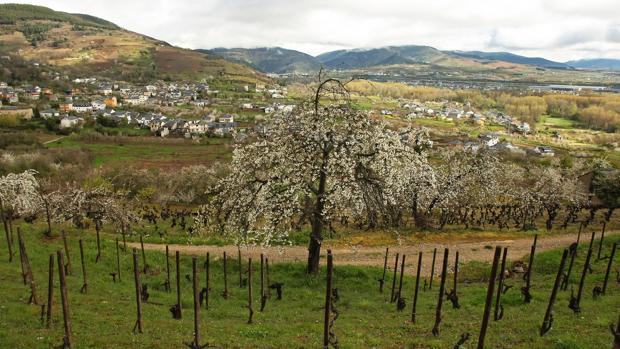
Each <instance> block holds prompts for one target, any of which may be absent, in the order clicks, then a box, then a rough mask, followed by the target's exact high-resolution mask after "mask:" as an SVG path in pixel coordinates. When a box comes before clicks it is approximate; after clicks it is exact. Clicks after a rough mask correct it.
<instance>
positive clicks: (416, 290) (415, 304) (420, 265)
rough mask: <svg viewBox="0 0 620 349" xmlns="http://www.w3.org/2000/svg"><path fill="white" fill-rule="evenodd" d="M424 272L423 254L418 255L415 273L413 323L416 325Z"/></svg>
mask: <svg viewBox="0 0 620 349" xmlns="http://www.w3.org/2000/svg"><path fill="white" fill-rule="evenodd" d="M421 272H422V252H419V253H418V268H417V271H416V273H415V289H414V290H413V308H412V309H411V322H412V323H414V324H415V318H416V308H417V306H418V290H419V289H420V274H421Z"/></svg>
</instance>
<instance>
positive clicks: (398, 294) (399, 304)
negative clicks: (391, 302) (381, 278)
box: [394, 254, 406, 311]
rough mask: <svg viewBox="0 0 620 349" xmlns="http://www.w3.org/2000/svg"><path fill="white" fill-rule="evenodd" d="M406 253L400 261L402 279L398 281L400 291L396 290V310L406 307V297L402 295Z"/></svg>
mask: <svg viewBox="0 0 620 349" xmlns="http://www.w3.org/2000/svg"><path fill="white" fill-rule="evenodd" d="M405 257H406V256H405V255H404V254H403V258H402V260H401V263H400V280H399V281H398V292H396V296H395V297H394V298H395V299H396V310H399V311H400V310H403V309H404V301H405V300H404V299H403V298H402V297H401V294H402V291H403V277H404V274H405Z"/></svg>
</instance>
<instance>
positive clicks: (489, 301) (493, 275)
mask: <svg viewBox="0 0 620 349" xmlns="http://www.w3.org/2000/svg"><path fill="white" fill-rule="evenodd" d="M501 253H502V248H501V247H499V246H497V247H495V255H494V256H493V265H492V267H491V275H490V276H489V287H488V289H487V298H486V302H485V304H484V313H483V315H482V325H481V326H480V336H479V337H478V349H483V348H484V339H485V337H486V334H487V327H488V326H489V317H490V315H491V306H492V305H493V291H494V287H495V280H496V278H497V267H498V264H499V256H500V254H501Z"/></svg>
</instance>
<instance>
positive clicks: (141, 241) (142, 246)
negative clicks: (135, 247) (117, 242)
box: [140, 234, 149, 274]
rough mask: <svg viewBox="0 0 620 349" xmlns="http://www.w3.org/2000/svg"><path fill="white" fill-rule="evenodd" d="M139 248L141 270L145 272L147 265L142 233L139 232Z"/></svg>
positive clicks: (147, 268)
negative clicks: (140, 252) (142, 265)
mask: <svg viewBox="0 0 620 349" xmlns="http://www.w3.org/2000/svg"><path fill="white" fill-rule="evenodd" d="M140 249H141V250H142V264H144V267H143V268H142V270H143V271H144V273H145V274H146V273H147V271H148V270H149V265H148V264H146V252H145V251H144V239H143V237H142V234H140Z"/></svg>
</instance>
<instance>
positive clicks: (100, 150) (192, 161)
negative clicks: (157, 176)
mask: <svg viewBox="0 0 620 349" xmlns="http://www.w3.org/2000/svg"><path fill="white" fill-rule="evenodd" d="M209 142H210V144H197V143H194V142H192V141H190V140H185V139H161V138H155V137H110V138H106V139H103V140H95V141H86V140H83V139H80V138H79V137H77V136H72V137H67V138H63V139H61V140H58V141H56V142H52V143H49V144H47V147H49V148H81V149H86V150H88V151H90V152H91V154H92V156H93V165H94V166H97V167H99V166H115V165H119V164H131V165H135V166H138V167H145V168H178V167H182V166H188V165H199V164H202V165H208V164H211V163H213V162H215V161H221V160H226V159H230V157H231V146H230V145H229V144H228V141H227V140H224V139H210V140H209Z"/></svg>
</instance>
